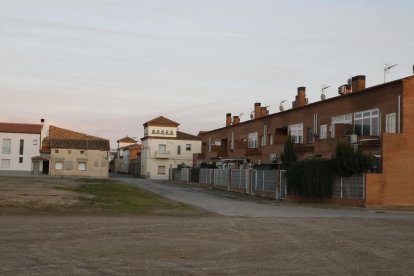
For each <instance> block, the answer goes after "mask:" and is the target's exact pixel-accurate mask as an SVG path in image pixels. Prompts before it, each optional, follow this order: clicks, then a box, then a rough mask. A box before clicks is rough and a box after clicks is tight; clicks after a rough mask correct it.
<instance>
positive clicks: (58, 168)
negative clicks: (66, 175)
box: [55, 161, 63, 171]
mask: <svg viewBox="0 0 414 276" xmlns="http://www.w3.org/2000/svg"><path fill="white" fill-rule="evenodd" d="M62 170H63V162H62V161H56V162H55V171H62Z"/></svg>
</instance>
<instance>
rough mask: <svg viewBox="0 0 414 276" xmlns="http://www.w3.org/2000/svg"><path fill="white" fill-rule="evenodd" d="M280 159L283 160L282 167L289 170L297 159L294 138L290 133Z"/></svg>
mask: <svg viewBox="0 0 414 276" xmlns="http://www.w3.org/2000/svg"><path fill="white" fill-rule="evenodd" d="M280 159H281V161H282V166H281V167H282V169H283V170H288V169H289V168H290V166H292V164H293V163H295V162H296V160H297V157H296V152H295V148H294V143H293V139H292V137H291V136H290V135H289V136H288V138H287V139H286V141H285V145H284V148H283V153H282V155H281V156H280Z"/></svg>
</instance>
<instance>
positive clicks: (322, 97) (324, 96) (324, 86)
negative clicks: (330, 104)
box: [321, 85, 331, 101]
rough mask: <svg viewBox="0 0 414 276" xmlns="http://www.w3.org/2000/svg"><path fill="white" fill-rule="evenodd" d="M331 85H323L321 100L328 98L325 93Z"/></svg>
mask: <svg viewBox="0 0 414 276" xmlns="http://www.w3.org/2000/svg"><path fill="white" fill-rule="evenodd" d="M329 87H331V86H330V85H322V90H321V100H322V101H324V100H325V99H326V95H325V93H324V92H325V90H326V89H328V88H329Z"/></svg>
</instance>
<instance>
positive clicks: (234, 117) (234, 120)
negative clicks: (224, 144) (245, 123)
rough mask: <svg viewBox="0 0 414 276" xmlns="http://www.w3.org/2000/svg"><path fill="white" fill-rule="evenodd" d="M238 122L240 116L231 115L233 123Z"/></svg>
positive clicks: (236, 123)
mask: <svg viewBox="0 0 414 276" xmlns="http://www.w3.org/2000/svg"><path fill="white" fill-rule="evenodd" d="M238 124H240V117H239V116H233V125H238Z"/></svg>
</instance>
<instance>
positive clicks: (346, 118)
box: [331, 114, 352, 138]
mask: <svg viewBox="0 0 414 276" xmlns="http://www.w3.org/2000/svg"><path fill="white" fill-rule="evenodd" d="M335 124H352V114H346V115H341V116H336V117H332V118H331V138H335Z"/></svg>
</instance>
